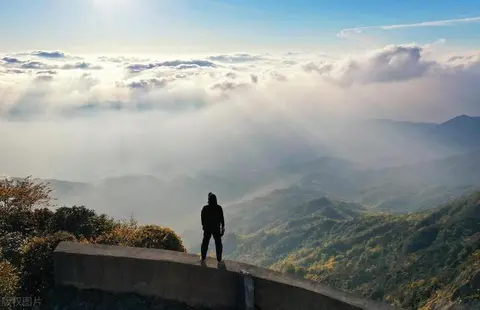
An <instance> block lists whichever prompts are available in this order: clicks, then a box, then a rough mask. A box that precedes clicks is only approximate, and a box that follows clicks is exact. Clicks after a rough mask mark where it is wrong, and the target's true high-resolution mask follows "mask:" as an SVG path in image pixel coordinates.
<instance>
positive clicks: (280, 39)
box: [0, 0, 480, 54]
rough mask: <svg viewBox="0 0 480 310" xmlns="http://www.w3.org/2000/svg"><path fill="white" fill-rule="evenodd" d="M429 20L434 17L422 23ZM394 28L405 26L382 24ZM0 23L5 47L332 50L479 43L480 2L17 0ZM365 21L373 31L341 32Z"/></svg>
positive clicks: (77, 50)
mask: <svg viewBox="0 0 480 310" xmlns="http://www.w3.org/2000/svg"><path fill="white" fill-rule="evenodd" d="M448 21H450V22H448ZM428 22H437V23H435V24H431V25H428V24H427V25H425V24H424V25H421V24H422V23H428ZM392 25H407V26H406V27H397V28H395V27H394V28H392V29H389V30H382V29H381V28H380V27H381V26H392ZM408 25H410V27H409V26H408ZM415 25H417V26H415ZM0 27H1V29H4V30H3V31H2V32H0V51H5V52H13V51H19V50H32V49H46V50H52V49H53V50H57V49H62V50H68V51H70V52H75V53H89V52H102V53H107V52H109V53H118V52H121V53H131V52H135V53H164V54H170V53H176V54H179V53H201V52H207V53H210V52H239V51H245V52H247V51H248V52H255V51H263V52H265V51H273V50H283V51H292V50H293V51H297V50H315V51H326V52H327V51H341V50H343V49H345V48H348V49H353V48H359V49H365V48H369V47H372V46H374V47H378V46H379V45H381V44H383V45H386V44H400V43H406V42H405V41H408V42H417V43H419V44H425V43H428V42H433V41H436V40H439V39H445V40H447V41H448V42H449V43H450V45H451V46H455V47H463V48H469V49H475V48H478V47H479V44H480V6H479V5H478V1H476V0H460V1H452V0H450V1H448V0H438V1H434V2H432V1H414V0H405V1H397V0H382V1H380V0H368V1H355V0H334V1H331V0H322V1H320V0H296V1H286V0H276V1H274V0H263V1H256V0H202V1H196V0H158V1H156V0H136V1H134V0H69V1H63V0H39V1H31V0H17V1H4V2H3V3H2V10H1V12H0ZM362 27H372V28H365V29H363V31H362V33H361V35H360V34H359V33H355V32H354V31H350V32H349V31H346V32H345V30H348V29H361V28H362ZM342 31H343V32H342ZM342 33H344V34H348V35H340V36H339V34H342ZM353 34H355V35H353Z"/></svg>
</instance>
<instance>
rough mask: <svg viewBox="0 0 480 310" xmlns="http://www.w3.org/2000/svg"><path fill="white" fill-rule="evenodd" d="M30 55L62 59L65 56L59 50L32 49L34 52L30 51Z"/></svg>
mask: <svg viewBox="0 0 480 310" xmlns="http://www.w3.org/2000/svg"><path fill="white" fill-rule="evenodd" d="M31 55H33V56H37V57H41V58H51V59H62V58H66V57H67V56H66V55H65V53H63V52H60V51H54V52H47V51H34V52H31Z"/></svg>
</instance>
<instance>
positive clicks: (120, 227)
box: [95, 222, 138, 246]
mask: <svg viewBox="0 0 480 310" xmlns="http://www.w3.org/2000/svg"><path fill="white" fill-rule="evenodd" d="M137 230H138V228H137V226H136V224H135V223H132V222H131V223H119V224H117V226H115V228H114V229H113V230H112V231H110V232H108V233H106V234H105V235H102V236H100V237H98V238H97V239H96V240H95V243H99V244H108V245H120V246H133V240H134V239H135V234H136V232H137Z"/></svg>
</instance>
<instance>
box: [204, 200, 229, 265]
mask: <svg viewBox="0 0 480 310" xmlns="http://www.w3.org/2000/svg"><path fill="white" fill-rule="evenodd" d="M201 219H202V229H203V240H202V246H201V255H202V260H201V263H202V265H205V259H206V258H207V251H208V246H209V243H210V239H211V237H212V236H213V239H214V240H215V250H216V252H217V261H218V263H219V264H221V263H223V262H222V251H223V245H222V237H223V235H224V234H225V219H224V217H223V209H222V207H221V206H220V205H219V204H218V202H217V196H215V194H213V193H208V204H207V205H205V206H204V207H203V208H202V212H201Z"/></svg>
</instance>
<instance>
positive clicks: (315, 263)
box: [228, 192, 480, 309]
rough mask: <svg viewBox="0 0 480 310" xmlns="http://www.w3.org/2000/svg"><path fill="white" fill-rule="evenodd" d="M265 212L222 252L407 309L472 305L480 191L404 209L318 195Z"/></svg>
mask: <svg viewBox="0 0 480 310" xmlns="http://www.w3.org/2000/svg"><path fill="white" fill-rule="evenodd" d="M258 212H260V214H261V211H257V213H254V214H255V215H254V216H253V217H252V218H255V217H256V216H258V214H259V213H258ZM272 214H276V219H275V220H274V221H272V222H270V223H269V225H266V226H265V227H263V228H259V229H257V228H258V227H252V226H249V227H250V228H251V229H250V230H248V229H247V230H245V229H243V230H240V231H242V232H243V234H240V235H238V236H236V240H235V241H236V246H235V248H234V249H231V252H230V253H229V255H228V258H231V259H238V260H242V261H246V262H250V263H254V264H259V265H263V266H268V267H271V268H274V269H278V270H281V271H285V272H289V273H293V274H296V275H298V276H301V277H305V278H307V279H311V280H315V281H321V282H323V283H327V284H329V285H332V286H334V287H337V288H340V289H345V290H351V291H354V292H357V293H359V294H361V295H363V296H365V297H369V298H374V299H383V300H385V301H387V302H389V303H391V304H394V305H397V306H401V307H404V308H407V309H418V308H420V307H425V309H435V308H434V306H435V305H437V306H438V305H440V304H443V305H446V304H449V303H452V302H453V303H459V304H468V303H471V304H473V303H475V302H477V304H475V305H479V304H478V301H479V299H480V294H479V289H480V192H477V193H474V194H472V195H468V196H463V197H460V198H458V199H455V200H453V201H451V202H449V203H447V204H445V205H441V206H438V207H437V208H435V209H433V210H431V211H428V212H423V213H414V214H409V215H391V214H381V213H370V212H366V213H365V212H364V209H362V208H361V207H359V206H357V205H355V204H348V203H345V202H338V201H332V200H329V199H326V198H320V199H316V200H312V201H310V202H309V203H306V204H305V203H302V204H300V205H298V206H296V207H291V208H290V209H289V210H285V211H280V210H278V212H275V211H272ZM285 215H287V216H285ZM272 216H273V215H272ZM255 229H256V230H255ZM230 238H232V237H230Z"/></svg>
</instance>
